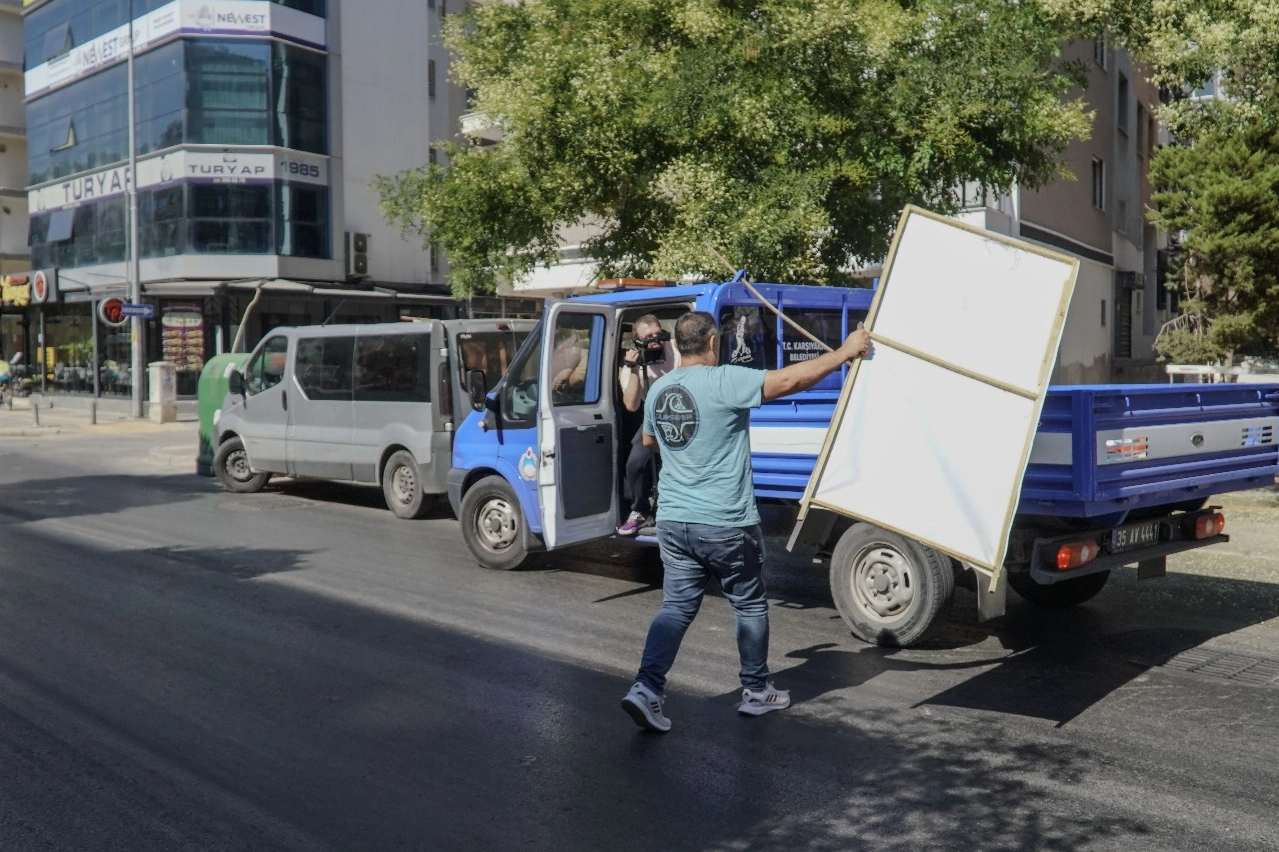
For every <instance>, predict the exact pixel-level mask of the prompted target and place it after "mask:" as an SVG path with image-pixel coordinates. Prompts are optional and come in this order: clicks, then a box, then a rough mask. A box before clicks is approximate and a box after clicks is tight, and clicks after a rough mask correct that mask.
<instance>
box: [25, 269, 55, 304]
mask: <svg viewBox="0 0 1279 852" xmlns="http://www.w3.org/2000/svg"><path fill="white" fill-rule="evenodd" d="M56 301H58V271H57V270H56V269H37V270H36V271H35V272H32V273H31V303H32V304H33V305H47V304H49V303H50V302H56Z"/></svg>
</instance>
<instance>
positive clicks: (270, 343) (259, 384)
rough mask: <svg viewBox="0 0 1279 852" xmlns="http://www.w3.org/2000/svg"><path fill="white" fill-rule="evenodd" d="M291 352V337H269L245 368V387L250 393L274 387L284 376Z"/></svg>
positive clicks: (278, 335)
mask: <svg viewBox="0 0 1279 852" xmlns="http://www.w3.org/2000/svg"><path fill="white" fill-rule="evenodd" d="M288 352H289V339H288V338H287V337H285V336H284V335H281V334H277V335H275V336H274V337H270V338H267V341H266V342H265V343H263V344H262V348H261V349H259V350H258V354H256V355H254V356H253V360H252V361H250V362H249V366H248V367H247V368H245V370H244V389H245V390H246V391H248V393H250V394H255V393H262V391H264V390H267V389H268V388H273V387H275V386H276V385H278V384H279V383H280V380H281V379H283V378H284V367H285V364H286V358H287V355H288Z"/></svg>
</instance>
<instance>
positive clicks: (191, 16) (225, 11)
mask: <svg viewBox="0 0 1279 852" xmlns="http://www.w3.org/2000/svg"><path fill="white" fill-rule="evenodd" d="M266 33H270V34H271V35H274V36H277V37H279V38H283V39H286V40H288V41H292V42H295V43H297V44H304V45H306V46H308V47H316V48H320V49H324V48H325V47H326V45H327V39H326V36H325V22H324V19H323V18H317V17H316V16H315V15H308V14H306V13H305V12H299V11H297V10H296V9H290V8H288V7H287V6H281V5H280V4H278V3H270V2H267V0H174V2H172V3H168V4H166V5H164V6H161V7H160V8H159V9H156V10H155V11H154V12H149V13H147V14H145V15H143V16H142V17H140V18H138V19H136V20H135V21H134V22H133V49H134V51H135V52H139V51H142V50H145V49H146V48H147V47H148V46H149V45H152V44H154V43H156V42H159V41H163V40H164V39H167V38H170V37H172V36H175V35H262V34H266ZM128 53H129V25H128V24H125V25H124V26H121V27H116V28H115V29H114V30H111V32H109V33H106V34H105V35H101V36H98V37H97V38H95V39H93V40H91V41H87V42H85V43H84V44H80V45H76V46H75V47H74V48H72V49H71V50H70V51H69V52H67V53H65V54H63V55H62V56H59V57H57V58H55V59H50V60H49V61H48V62H44V63H41V64H40V65H37V66H36V67H34V68H32V69H31V70H29V71H27V72H26V75H25V80H24V82H25V89H26V96H27V97H28V98H30V97H34V96H35V95H38V94H40V93H42V92H45V91H47V90H49V89H54V88H57V87H58V86H65V85H67V84H68V83H72V82H74V81H76V80H78V79H80V78H81V77H84V76H85V75H87V74H92V73H93V72H94V71H97V70H98V69H100V68H103V67H105V66H107V65H111V64H113V63H115V62H120V61H123V60H124V59H125V58H126V57H127V56H128Z"/></svg>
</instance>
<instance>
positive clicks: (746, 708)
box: [737, 701, 790, 716]
mask: <svg viewBox="0 0 1279 852" xmlns="http://www.w3.org/2000/svg"><path fill="white" fill-rule="evenodd" d="M789 706H790V702H789V701H787V702H786V703H785V704H781V703H775V704H747V703H745V702H743V703H742V704H741V705H739V706H738V708H737V712H738V713H741V714H742V715H743V716H763V715H764V714H765V713H772V712H773V711H774V710H785V709H786V708H787V707H789Z"/></svg>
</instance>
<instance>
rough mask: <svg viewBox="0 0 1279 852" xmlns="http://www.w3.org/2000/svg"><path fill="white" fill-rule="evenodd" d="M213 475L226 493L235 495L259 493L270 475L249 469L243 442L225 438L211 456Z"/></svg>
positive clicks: (237, 439)
mask: <svg viewBox="0 0 1279 852" xmlns="http://www.w3.org/2000/svg"><path fill="white" fill-rule="evenodd" d="M213 475H214V476H215V477H217V480H218V482H219V483H220V484H221V485H222V487H223V488H225V489H226V490H227V491H234V492H235V493H236V494H253V493H254V492H256V491H261V490H262V486H264V485H266V481H267V480H268V479H270V478H271V474H269V473H266V472H264V471H260V470H254V469H253V468H251V467H249V456H248V453H246V452H245V451H244V442H243V441H241V440H240V439H239V438H227V439H226V440H225V441H223V442H222V443H221V444H219V445H218V451H217V452H216V453H214V454H213Z"/></svg>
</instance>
